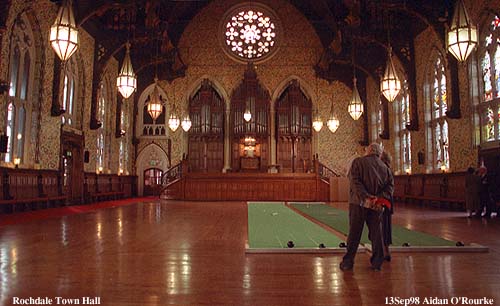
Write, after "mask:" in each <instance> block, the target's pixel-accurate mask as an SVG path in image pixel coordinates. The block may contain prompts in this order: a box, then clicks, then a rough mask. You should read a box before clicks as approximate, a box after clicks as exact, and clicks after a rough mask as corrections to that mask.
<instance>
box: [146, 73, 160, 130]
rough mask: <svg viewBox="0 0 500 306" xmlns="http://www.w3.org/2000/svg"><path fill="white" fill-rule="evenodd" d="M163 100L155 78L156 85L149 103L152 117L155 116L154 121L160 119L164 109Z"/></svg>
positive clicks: (149, 112) (148, 107) (149, 111)
mask: <svg viewBox="0 0 500 306" xmlns="http://www.w3.org/2000/svg"><path fill="white" fill-rule="evenodd" d="M161 100H162V99H161V96H160V92H159V91H158V85H157V84H156V80H155V87H154V89H153V93H152V94H151V97H150V100H149V102H148V105H147V110H148V114H149V115H150V116H151V118H153V122H154V121H156V119H158V117H159V116H160V115H161V113H162V111H163V105H162V103H161Z"/></svg>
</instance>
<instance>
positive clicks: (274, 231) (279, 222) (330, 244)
mask: <svg viewBox="0 0 500 306" xmlns="http://www.w3.org/2000/svg"><path fill="white" fill-rule="evenodd" d="M289 241H293V243H294V247H293V248H289V247H288V242H289ZM341 242H344V239H341V238H339V237H338V236H336V235H335V234H333V233H331V232H329V231H328V230H326V229H324V228H322V227H321V226H319V225H317V224H315V223H313V222H312V221H310V220H307V219H306V218H304V217H303V216H301V215H299V214H298V213H296V212H294V211H293V210H292V209H290V208H288V207H286V206H285V205H284V204H283V203H272V202H248V247H247V252H271V253H276V252H280V253H281V252H286V253H289V252H300V253H302V252H313V253H316V252H329V253H332V252H336V251H338V252H341V253H343V252H345V248H339V244H340V243H341ZM321 243H322V244H324V245H325V247H326V248H324V249H323V248H319V245H320V244H321Z"/></svg>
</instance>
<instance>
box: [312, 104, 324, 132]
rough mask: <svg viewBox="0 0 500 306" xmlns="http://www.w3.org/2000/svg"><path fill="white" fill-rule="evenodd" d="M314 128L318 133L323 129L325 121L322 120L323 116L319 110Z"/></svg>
mask: <svg viewBox="0 0 500 306" xmlns="http://www.w3.org/2000/svg"><path fill="white" fill-rule="evenodd" d="M312 127H313V129H314V130H315V131H316V132H318V133H319V131H321V129H322V128H323V120H321V116H320V115H319V111H318V109H316V114H315V115H314V118H313V122H312Z"/></svg>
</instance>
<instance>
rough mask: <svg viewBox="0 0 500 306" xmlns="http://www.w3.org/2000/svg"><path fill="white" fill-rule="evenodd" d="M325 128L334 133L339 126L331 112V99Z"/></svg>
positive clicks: (337, 120)
mask: <svg viewBox="0 0 500 306" xmlns="http://www.w3.org/2000/svg"><path fill="white" fill-rule="evenodd" d="M326 126H327V127H328V129H329V130H330V132H332V133H335V132H336V131H337V129H338V128H339V126H340V121H339V119H338V118H337V116H336V115H335V112H334V111H333V99H332V105H331V107H330V116H329V117H328V120H327V121H326Z"/></svg>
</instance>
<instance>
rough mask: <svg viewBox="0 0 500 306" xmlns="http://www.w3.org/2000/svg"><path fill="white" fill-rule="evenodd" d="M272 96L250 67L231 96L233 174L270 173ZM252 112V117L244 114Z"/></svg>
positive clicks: (251, 66) (250, 66)
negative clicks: (247, 119) (268, 168)
mask: <svg viewBox="0 0 500 306" xmlns="http://www.w3.org/2000/svg"><path fill="white" fill-rule="evenodd" d="M270 100H271V99H270V96H269V93H268V92H267V91H266V90H265V89H264V88H263V87H262V86H261V85H260V84H259V82H258V80H257V74H256V72H255V69H254V67H253V65H251V64H249V66H248V68H247V70H246V71H245V76H244V79H243V82H242V83H241V85H240V86H239V87H238V88H236V89H235V90H234V91H233V94H232V97H231V117H230V120H231V121H230V126H231V127H230V130H231V167H232V169H233V171H259V172H267V166H268V161H269V108H270ZM247 109H248V110H250V112H251V114H252V117H251V119H250V121H248V122H247V121H245V119H244V117H243V115H244V113H245V111H246V110H247Z"/></svg>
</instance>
